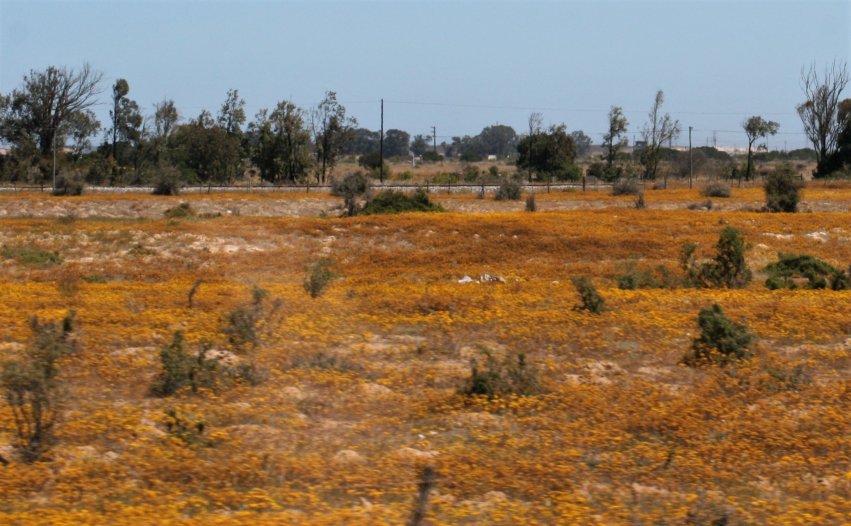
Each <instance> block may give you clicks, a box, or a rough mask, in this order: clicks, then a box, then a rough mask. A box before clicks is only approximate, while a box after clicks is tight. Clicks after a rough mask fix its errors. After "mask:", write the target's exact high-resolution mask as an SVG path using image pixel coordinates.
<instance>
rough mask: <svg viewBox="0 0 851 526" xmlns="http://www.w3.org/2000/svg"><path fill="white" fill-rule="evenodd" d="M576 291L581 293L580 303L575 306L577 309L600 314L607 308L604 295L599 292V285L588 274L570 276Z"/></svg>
mask: <svg viewBox="0 0 851 526" xmlns="http://www.w3.org/2000/svg"><path fill="white" fill-rule="evenodd" d="M570 281H571V282H572V283H573V286H574V287H576V292H578V293H579V301H580V303H579V304H578V305H576V307H574V308H575V309H577V310H587V311H588V312H590V313H592V314H600V313H602V312H603V311H605V310H606V303H605V301H603V297H602V296H600V293H599V292H597V287H595V286H594V283H593V282H592V281H591V278H589V277H587V276H573V277H571V278H570Z"/></svg>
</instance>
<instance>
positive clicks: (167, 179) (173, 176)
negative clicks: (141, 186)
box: [151, 166, 183, 195]
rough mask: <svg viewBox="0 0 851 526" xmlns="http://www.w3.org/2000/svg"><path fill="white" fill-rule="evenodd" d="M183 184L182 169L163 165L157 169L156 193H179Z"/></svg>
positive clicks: (153, 192)
mask: <svg viewBox="0 0 851 526" xmlns="http://www.w3.org/2000/svg"><path fill="white" fill-rule="evenodd" d="M182 185H183V183H182V181H181V179H180V171H179V170H178V169H177V168H174V167H172V166H163V167H160V169H159V170H157V175H156V176H155V178H154V190H153V191H152V192H151V193H152V194H154V195H179V194H180V188H181V186H182Z"/></svg>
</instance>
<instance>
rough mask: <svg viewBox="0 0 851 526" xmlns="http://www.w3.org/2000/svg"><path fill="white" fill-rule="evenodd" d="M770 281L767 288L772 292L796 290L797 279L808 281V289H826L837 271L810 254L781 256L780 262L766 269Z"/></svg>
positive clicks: (767, 282)
mask: <svg viewBox="0 0 851 526" xmlns="http://www.w3.org/2000/svg"><path fill="white" fill-rule="evenodd" d="M765 272H767V273H768V279H767V280H765V286H766V287H768V288H769V289H771V290H776V289H796V288H798V284H797V283H796V281H795V280H796V278H801V279H806V280H807V283H806V285H805V286H804V288H806V289H824V288H827V287H828V284H829V283H828V280H829V279H831V277H832V276H834V275H835V274H836V273H837V270H836V269H835V268H833V267H832V266H830V265H829V264H827V263H825V262H824V261H822V260H820V259H818V258H816V257H813V256H810V255H808V254H800V255H798V254H779V259H778V261H775V262H774V263H771V264H769V265H768V266H767V267H765Z"/></svg>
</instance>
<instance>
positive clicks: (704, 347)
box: [685, 303, 754, 365]
mask: <svg viewBox="0 0 851 526" xmlns="http://www.w3.org/2000/svg"><path fill="white" fill-rule="evenodd" d="M697 324H698V326H700V336H699V337H698V338H695V340H694V341H693V342H692V353H691V354H689V355H688V356H686V359H685V362H686V363H687V364H688V365H698V364H701V363H707V362H714V363H722V364H726V363H730V362H734V361H736V360H742V359H745V358H748V357H750V351H749V349H748V347H749V346H750V344H751V343H752V342H753V339H754V338H753V335H752V334H751V333H750V331H749V330H748V328H747V327H746V326H745V325H743V324H741V323H736V322H733V321H731V320H730V319H729V318H727V316H726V315H725V314H724V311H723V310H722V309H721V306H720V305H718V304H717V303H716V304H713V305H712V306H711V307H707V308H705V309H703V310H701V311H700V313H699V314H698V315H697Z"/></svg>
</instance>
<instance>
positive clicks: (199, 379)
mask: <svg viewBox="0 0 851 526" xmlns="http://www.w3.org/2000/svg"><path fill="white" fill-rule="evenodd" d="M209 351H210V346H209V344H207V343H203V344H201V346H200V348H199V349H198V352H196V353H191V352H189V351H187V350H186V347H185V342H184V336H183V331H177V332H175V333H174V337H173V338H172V341H171V343H170V344H169V345H166V346H165V347H163V349H162V351H160V365H161V367H162V370H161V371H160V374H159V375H158V376H157V378H156V379H155V380H154V383H153V385H152V386H151V394H153V395H155V396H171V395H173V394H175V393H176V392H178V391H179V390H181V389H184V388H186V387H189V388H190V389H191V390H192V392H193V393H197V392H198V390H199V389H200V388H214V387H215V386H216V381H217V373H218V370H219V361H218V360H216V359H210V358H207V353H208V352H209Z"/></svg>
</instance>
